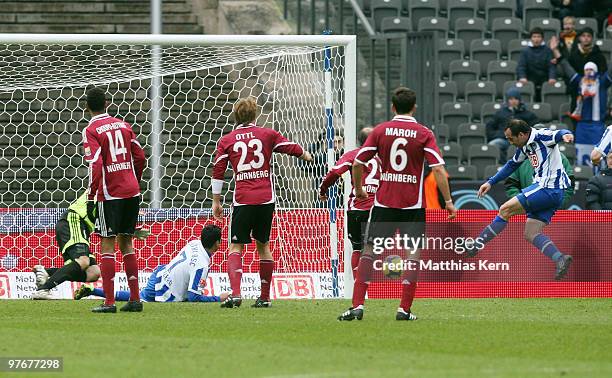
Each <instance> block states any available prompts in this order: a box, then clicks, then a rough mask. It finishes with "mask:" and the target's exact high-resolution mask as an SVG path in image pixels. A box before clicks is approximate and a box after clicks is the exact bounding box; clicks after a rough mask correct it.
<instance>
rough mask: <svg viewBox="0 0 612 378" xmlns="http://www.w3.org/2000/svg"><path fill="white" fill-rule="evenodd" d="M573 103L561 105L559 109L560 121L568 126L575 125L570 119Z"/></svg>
mask: <svg viewBox="0 0 612 378" xmlns="http://www.w3.org/2000/svg"><path fill="white" fill-rule="evenodd" d="M571 111H572V110H571V103H570V102H568V103H566V104H561V106H560V107H559V121H561V122H562V123H565V124H566V125H573V124H574V121H573V120H572V119H571V118H570V116H569V113H570V112H571Z"/></svg>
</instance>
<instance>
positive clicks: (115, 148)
mask: <svg viewBox="0 0 612 378" xmlns="http://www.w3.org/2000/svg"><path fill="white" fill-rule="evenodd" d="M106 136H107V137H108V146H109V149H110V153H111V159H112V160H113V163H115V162H117V155H122V156H123V160H125V155H126V154H127V149H126V148H125V142H124V141H123V134H121V130H115V139H114V140H113V135H112V134H111V132H107V133H106Z"/></svg>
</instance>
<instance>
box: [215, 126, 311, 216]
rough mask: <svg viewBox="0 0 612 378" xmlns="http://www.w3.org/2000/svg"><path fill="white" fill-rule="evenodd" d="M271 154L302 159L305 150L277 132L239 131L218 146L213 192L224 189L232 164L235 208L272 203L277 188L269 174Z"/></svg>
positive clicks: (249, 128) (251, 128) (243, 128)
mask: <svg viewBox="0 0 612 378" xmlns="http://www.w3.org/2000/svg"><path fill="white" fill-rule="evenodd" d="M272 152H280V153H283V154H287V155H293V156H302V154H303V153H304V149H303V148H302V147H301V146H300V145H299V144H297V143H294V142H290V141H289V140H287V138H285V137H284V136H282V135H281V134H280V133H279V132H278V131H276V130H272V129H267V128H264V127H260V126H257V125H256V124H254V123H249V124H248V125H240V126H238V127H236V129H234V130H233V131H232V132H231V133H229V134H227V135H224V136H222V137H221V138H220V139H219V141H218V142H217V151H216V156H215V161H214V166H213V188H214V186H215V184H217V185H219V184H220V185H222V183H223V176H224V173H225V170H226V169H227V163H228V161H229V163H230V164H231V165H232V169H233V170H234V180H235V182H236V186H235V189H234V206H240V205H262V204H266V203H273V202H274V185H273V179H272V174H271V172H270V166H271V162H272ZM215 181H216V183H215ZM220 185H219V187H220ZM213 193H214V190H213Z"/></svg>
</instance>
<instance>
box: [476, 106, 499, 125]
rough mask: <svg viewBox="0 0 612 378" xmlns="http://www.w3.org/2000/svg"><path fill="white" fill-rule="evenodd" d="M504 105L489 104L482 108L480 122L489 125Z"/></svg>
mask: <svg viewBox="0 0 612 378" xmlns="http://www.w3.org/2000/svg"><path fill="white" fill-rule="evenodd" d="M502 106H503V104H502V103H500V102H487V103H486V104H483V105H482V107H481V108H480V122H482V123H483V124H485V125H486V124H487V123H488V122H489V121H490V120H492V119H493V116H495V113H497V111H498V110H500V109H501V108H502Z"/></svg>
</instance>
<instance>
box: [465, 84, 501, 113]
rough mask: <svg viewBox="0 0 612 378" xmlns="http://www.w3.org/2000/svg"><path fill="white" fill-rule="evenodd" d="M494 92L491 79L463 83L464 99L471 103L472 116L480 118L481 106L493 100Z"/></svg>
mask: <svg viewBox="0 0 612 378" xmlns="http://www.w3.org/2000/svg"><path fill="white" fill-rule="evenodd" d="M495 92H496V88H495V83H494V82H492V81H468V82H467V83H466V84H465V101H466V102H469V103H470V104H472V112H473V113H472V118H480V110H481V109H482V106H483V105H484V104H486V103H488V102H492V101H495Z"/></svg>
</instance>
